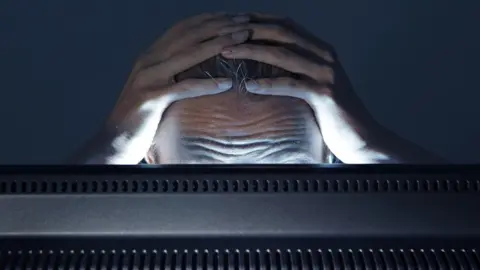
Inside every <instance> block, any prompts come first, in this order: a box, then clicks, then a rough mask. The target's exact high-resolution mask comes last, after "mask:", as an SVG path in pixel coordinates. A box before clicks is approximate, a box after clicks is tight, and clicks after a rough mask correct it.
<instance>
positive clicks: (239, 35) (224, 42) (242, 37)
mask: <svg viewBox="0 0 480 270" xmlns="http://www.w3.org/2000/svg"><path fill="white" fill-rule="evenodd" d="M248 34H249V33H248V31H242V32H236V33H233V34H230V35H225V36H221V37H218V38H215V39H212V40H209V41H206V42H204V43H201V44H199V45H198V46H197V47H195V48H190V49H188V50H185V51H183V52H180V53H178V54H177V55H174V56H173V57H171V58H169V59H167V60H165V61H163V62H161V63H160V64H158V65H155V66H151V67H149V68H147V69H145V70H144V71H143V72H142V73H143V74H142V76H145V77H146V78H148V77H150V78H155V77H157V78H158V79H162V80H164V79H167V78H170V77H172V76H174V75H177V74H178V73H180V72H182V71H184V70H187V69H189V68H191V67H192V66H194V65H196V64H200V63H201V62H203V61H205V60H207V59H209V58H211V57H214V56H215V55H218V54H220V53H221V52H222V50H223V49H224V48H225V47H228V46H232V45H236V44H239V43H242V42H245V41H246V40H247V39H248ZM158 74H162V75H163V76H162V77H161V78H160V77H158Z"/></svg>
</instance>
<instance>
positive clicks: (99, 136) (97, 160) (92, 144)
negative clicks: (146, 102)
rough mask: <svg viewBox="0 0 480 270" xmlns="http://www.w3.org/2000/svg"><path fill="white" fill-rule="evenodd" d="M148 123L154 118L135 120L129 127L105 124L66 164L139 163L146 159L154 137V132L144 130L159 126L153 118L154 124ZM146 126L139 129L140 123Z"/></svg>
mask: <svg viewBox="0 0 480 270" xmlns="http://www.w3.org/2000/svg"><path fill="white" fill-rule="evenodd" d="M154 120H155V119H154ZM148 122H152V119H149V120H148V121H145V119H141V120H140V119H135V121H132V122H130V123H131V124H129V125H128V126H124V125H115V124H112V123H107V124H105V125H104V126H103V127H102V128H101V130H100V131H99V132H97V133H96V134H95V136H94V137H93V138H91V139H90V140H89V141H88V142H87V143H86V144H85V146H84V147H82V148H81V149H80V150H79V151H78V152H76V153H75V154H74V155H73V156H72V157H71V158H70V159H68V160H67V163H69V164H118V165H134V164H138V163H139V162H140V161H141V160H142V159H143V158H144V156H145V153H146V152H147V150H148V149H149V147H150V143H151V142H152V140H153V137H152V136H154V134H155V133H154V132H151V131H150V132H145V130H146V129H149V128H156V122H155V121H153V122H155V123H153V124H155V126H154V125H153V124H150V125H148V124H149V123H148ZM140 123H141V124H140ZM132 125H133V126H132ZM144 125H147V127H143V128H139V126H144ZM148 134H151V135H148ZM150 137H152V138H150Z"/></svg>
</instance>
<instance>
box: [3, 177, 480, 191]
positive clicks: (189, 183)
mask: <svg viewBox="0 0 480 270" xmlns="http://www.w3.org/2000/svg"><path fill="white" fill-rule="evenodd" d="M69 177H71V176H69ZM101 178H102V176H98V177H95V179H89V178H87V177H85V178H83V179H80V180H59V179H58V178H56V179H50V180H40V181H39V180H35V179H31V180H12V179H0V194H12V193H15V194H16V193H21V194H24V193H26V194H38V193H159V192H161V193H163V192H169V193H170V192H174V193H177V192H189V193H191V192H235V193H238V192H248V193H259V192H272V193H285V192H288V193H298V192H328V193H345V192H347V193H352V192H454V193H455V192H480V180H428V179H422V180H410V179H393V180H392V179H336V180H333V179H271V180H270V179H268V180H267V179H262V180H249V179H231V180H226V179H223V180H217V179H162V180H150V179H142V180H138V179H123V180H118V178H119V177H116V178H117V179H115V180H111V179H101Z"/></svg>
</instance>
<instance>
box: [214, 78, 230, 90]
mask: <svg viewBox="0 0 480 270" xmlns="http://www.w3.org/2000/svg"><path fill="white" fill-rule="evenodd" d="M232 86H233V81H232V80H231V79H217V87H218V89H220V90H228V89H230V88H232Z"/></svg>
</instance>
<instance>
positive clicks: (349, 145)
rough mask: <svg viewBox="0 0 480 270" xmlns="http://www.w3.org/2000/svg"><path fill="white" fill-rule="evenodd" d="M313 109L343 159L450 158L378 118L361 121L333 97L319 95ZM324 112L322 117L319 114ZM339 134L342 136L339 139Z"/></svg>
mask: <svg viewBox="0 0 480 270" xmlns="http://www.w3.org/2000/svg"><path fill="white" fill-rule="evenodd" d="M315 100H316V101H314V102H312V103H311V104H312V107H313V108H314V109H313V110H314V112H315V114H316V115H317V119H319V124H320V126H321V127H322V126H323V130H328V132H324V140H325V141H326V143H327V145H328V146H329V148H330V150H331V151H332V152H333V153H334V154H335V155H336V156H337V157H338V159H340V160H341V161H342V162H344V163H353V164H355V163H357V164H372V163H373V164H376V163H409V164H435V163H440V164H444V163H447V162H448V161H446V160H444V159H443V158H441V157H439V156H437V155H435V154H433V153H431V152H429V151H427V150H425V149H423V148H422V147H421V146H419V145H416V144H415V143H413V142H410V141H408V140H406V139H404V138H402V137H400V136H399V135H397V134H395V133H394V132H392V131H390V130H388V129H387V128H385V127H383V126H382V125H380V124H379V123H378V122H376V121H375V120H373V119H372V118H370V121H363V122H362V121H360V119H358V118H355V117H351V116H350V114H349V113H347V112H346V111H345V110H343V109H342V108H341V106H338V105H337V104H336V103H335V102H333V100H332V99H330V98H326V97H325V96H323V97H322V98H316V99H315ZM320 115H321V117H320ZM339 138H341V139H340V140H339Z"/></svg>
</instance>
